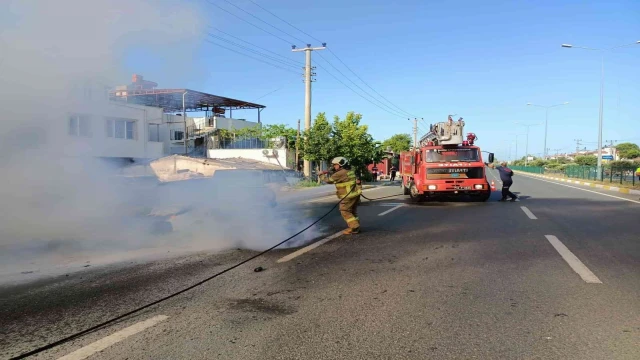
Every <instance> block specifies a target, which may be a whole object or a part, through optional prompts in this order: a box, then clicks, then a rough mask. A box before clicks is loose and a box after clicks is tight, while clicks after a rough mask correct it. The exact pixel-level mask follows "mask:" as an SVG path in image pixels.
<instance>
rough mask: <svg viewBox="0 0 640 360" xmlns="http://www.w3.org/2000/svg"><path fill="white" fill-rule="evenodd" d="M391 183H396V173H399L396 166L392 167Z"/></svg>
mask: <svg viewBox="0 0 640 360" xmlns="http://www.w3.org/2000/svg"><path fill="white" fill-rule="evenodd" d="M390 172H391V174H390V175H391V181H394V180H395V179H396V173H397V172H398V169H397V168H396V167H395V166H391V171H390Z"/></svg>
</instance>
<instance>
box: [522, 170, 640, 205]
mask: <svg viewBox="0 0 640 360" xmlns="http://www.w3.org/2000/svg"><path fill="white" fill-rule="evenodd" d="M527 177H528V178H529V179H535V180H539V181H544V182H548V183H550V184H556V185H560V186H566V187H570V188H572V189H578V190H582V191H587V192H590V193H594V194H598V195H602V196H608V197H612V198H614V199H619V200H624V201H628V202H632V203H636V204H640V201H637V200H631V199H626V198H623V197H620V196H615V195H609V194H605V193H601V192H599V191H593V190H589V189H583V188H579V187H577V186H571V185H565V184H558V183H557V182H554V181H548V180H543V179H539V178H536V177H533V176H527Z"/></svg>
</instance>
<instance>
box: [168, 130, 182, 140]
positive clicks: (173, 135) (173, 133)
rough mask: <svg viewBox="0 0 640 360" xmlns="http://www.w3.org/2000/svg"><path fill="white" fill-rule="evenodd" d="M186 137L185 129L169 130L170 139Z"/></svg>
mask: <svg viewBox="0 0 640 360" xmlns="http://www.w3.org/2000/svg"><path fill="white" fill-rule="evenodd" d="M182 139H184V131H179V130H171V131H170V132H169V140H182Z"/></svg>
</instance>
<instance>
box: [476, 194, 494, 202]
mask: <svg viewBox="0 0 640 360" xmlns="http://www.w3.org/2000/svg"><path fill="white" fill-rule="evenodd" d="M490 197H491V191H487V192H486V193H484V194H482V195H480V196H478V201H480V202H484V201H487V200H489V198H490Z"/></svg>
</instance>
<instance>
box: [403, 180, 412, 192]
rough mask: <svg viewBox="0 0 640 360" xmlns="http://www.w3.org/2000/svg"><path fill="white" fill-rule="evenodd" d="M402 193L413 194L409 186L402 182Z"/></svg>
mask: <svg viewBox="0 0 640 360" xmlns="http://www.w3.org/2000/svg"><path fill="white" fill-rule="evenodd" d="M402 195H411V192H410V191H409V188H408V187H407V186H406V185H405V184H404V181H403V182H402Z"/></svg>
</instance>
